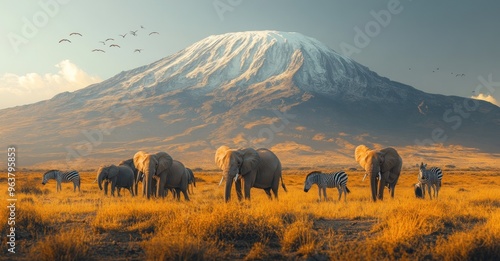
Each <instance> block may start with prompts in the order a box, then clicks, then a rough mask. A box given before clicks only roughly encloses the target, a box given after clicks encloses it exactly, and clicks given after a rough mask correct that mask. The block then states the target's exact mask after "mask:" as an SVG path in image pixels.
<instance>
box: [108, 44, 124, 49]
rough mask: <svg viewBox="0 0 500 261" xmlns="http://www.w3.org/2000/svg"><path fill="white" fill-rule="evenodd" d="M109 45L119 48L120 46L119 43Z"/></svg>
mask: <svg viewBox="0 0 500 261" xmlns="http://www.w3.org/2000/svg"><path fill="white" fill-rule="evenodd" d="M109 47H118V48H121V47H120V46H119V45H117V44H112V45H110V46H109Z"/></svg>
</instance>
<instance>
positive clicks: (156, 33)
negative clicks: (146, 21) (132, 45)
mask: <svg viewBox="0 0 500 261" xmlns="http://www.w3.org/2000/svg"><path fill="white" fill-rule="evenodd" d="M152 34H160V33H158V32H151V33H149V35H152Z"/></svg>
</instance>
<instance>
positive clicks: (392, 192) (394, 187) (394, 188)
mask: <svg viewBox="0 0 500 261" xmlns="http://www.w3.org/2000/svg"><path fill="white" fill-rule="evenodd" d="M391 187H392V189H391V198H394V191H395V190H396V185H394V186H391Z"/></svg>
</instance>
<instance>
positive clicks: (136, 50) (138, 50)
mask: <svg viewBox="0 0 500 261" xmlns="http://www.w3.org/2000/svg"><path fill="white" fill-rule="evenodd" d="M141 51H142V49H135V50H134V53H137V52H139V53H140V52H141Z"/></svg>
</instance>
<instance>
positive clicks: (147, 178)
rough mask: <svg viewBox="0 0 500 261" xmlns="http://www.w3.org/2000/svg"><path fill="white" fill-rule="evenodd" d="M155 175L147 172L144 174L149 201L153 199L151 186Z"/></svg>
mask: <svg viewBox="0 0 500 261" xmlns="http://www.w3.org/2000/svg"><path fill="white" fill-rule="evenodd" d="M153 175H154V173H153V172H151V171H149V169H148V170H146V171H145V172H144V180H143V182H144V186H146V197H147V198H148V199H149V198H150V197H151V193H152V188H151V184H152V182H153Z"/></svg>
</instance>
